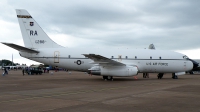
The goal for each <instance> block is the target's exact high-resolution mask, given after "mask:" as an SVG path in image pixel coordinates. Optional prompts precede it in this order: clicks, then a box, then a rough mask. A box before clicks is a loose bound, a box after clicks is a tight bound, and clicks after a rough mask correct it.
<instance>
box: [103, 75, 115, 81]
mask: <svg viewBox="0 0 200 112" xmlns="http://www.w3.org/2000/svg"><path fill="white" fill-rule="evenodd" d="M103 80H113V77H112V76H103Z"/></svg>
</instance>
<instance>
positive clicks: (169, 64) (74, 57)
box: [2, 9, 197, 80]
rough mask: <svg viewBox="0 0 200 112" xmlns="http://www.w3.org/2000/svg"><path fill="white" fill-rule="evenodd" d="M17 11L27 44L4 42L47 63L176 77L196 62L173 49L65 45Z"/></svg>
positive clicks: (117, 73)
mask: <svg viewBox="0 0 200 112" xmlns="http://www.w3.org/2000/svg"><path fill="white" fill-rule="evenodd" d="M16 13H17V18H18V21H19V25H20V28H21V33H22V37H23V40H24V45H25V47H22V46H19V45H16V44H12V43H5V42H2V43H3V44H5V45H7V46H10V47H12V48H14V49H16V50H18V51H19V53H20V56H22V57H25V58H28V59H31V60H35V61H38V62H41V63H44V64H48V65H52V66H58V67H62V68H67V69H69V70H76V71H83V72H88V73H90V74H92V75H99V76H103V79H108V80H112V79H113V76H117V77H124V76H134V75H137V74H138V73H159V75H158V76H159V77H161V76H163V74H164V73H172V74H173V75H172V76H173V78H175V76H176V75H182V74H185V71H189V70H191V69H193V67H196V66H197V65H195V63H193V61H192V60H190V59H189V58H188V57H187V56H186V55H183V54H180V53H177V52H172V51H163V50H149V49H141V50H138V49H110V48H107V49H94V48H87V49H85V48H76V49H75V48H65V47H62V46H60V45H58V44H57V43H55V42H54V41H52V40H51V39H50V38H49V37H48V36H47V34H46V33H45V32H44V31H43V30H42V28H41V27H40V26H39V25H38V24H37V22H36V21H35V20H34V19H33V18H32V16H31V15H30V14H29V13H28V12H27V11H26V10H24V9H16ZM161 78H162V77H161Z"/></svg>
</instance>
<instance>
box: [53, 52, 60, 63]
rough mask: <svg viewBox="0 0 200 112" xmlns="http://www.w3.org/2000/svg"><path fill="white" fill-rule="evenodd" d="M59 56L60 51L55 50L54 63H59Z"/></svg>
mask: <svg viewBox="0 0 200 112" xmlns="http://www.w3.org/2000/svg"><path fill="white" fill-rule="evenodd" d="M59 56H60V53H59V51H55V52H54V63H59Z"/></svg>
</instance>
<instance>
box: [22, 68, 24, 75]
mask: <svg viewBox="0 0 200 112" xmlns="http://www.w3.org/2000/svg"><path fill="white" fill-rule="evenodd" d="M22 74H23V76H24V68H22Z"/></svg>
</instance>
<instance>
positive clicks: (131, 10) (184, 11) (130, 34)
mask: <svg viewBox="0 0 200 112" xmlns="http://www.w3.org/2000/svg"><path fill="white" fill-rule="evenodd" d="M15 9H26V10H27V11H28V12H29V13H30V14H31V15H32V17H33V18H34V19H35V20H36V21H37V22H38V23H39V25H40V26H41V27H42V28H43V30H44V31H45V32H46V33H47V34H48V35H49V36H50V38H52V39H53V40H54V41H55V42H57V43H58V44H60V45H62V46H66V47H91V46H92V47H94V48H95V47H97V48H98V47H104V48H109V47H110V48H123V47H125V48H129V49H135V48H138V49H144V48H148V46H149V44H152V43H153V44H154V45H155V47H156V49H162V50H172V51H178V52H181V53H184V54H186V55H188V56H189V57H190V58H194V59H200V0H106V1H102V0H66V1H64V0H56V1H55V0H1V2H0V10H1V13H0V41H1V42H10V43H15V44H18V45H21V46H24V43H23V40H22V36H21V31H20V28H19V24H18V20H17V17H16V12H15ZM12 54H13V56H14V62H15V63H20V64H22V63H27V64H28V65H30V64H32V63H36V62H34V61H29V60H28V59H25V58H22V57H20V56H19V53H18V52H17V51H16V50H13V49H12V48H9V47H7V46H5V45H3V44H0V59H9V60H11V59H12Z"/></svg>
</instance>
